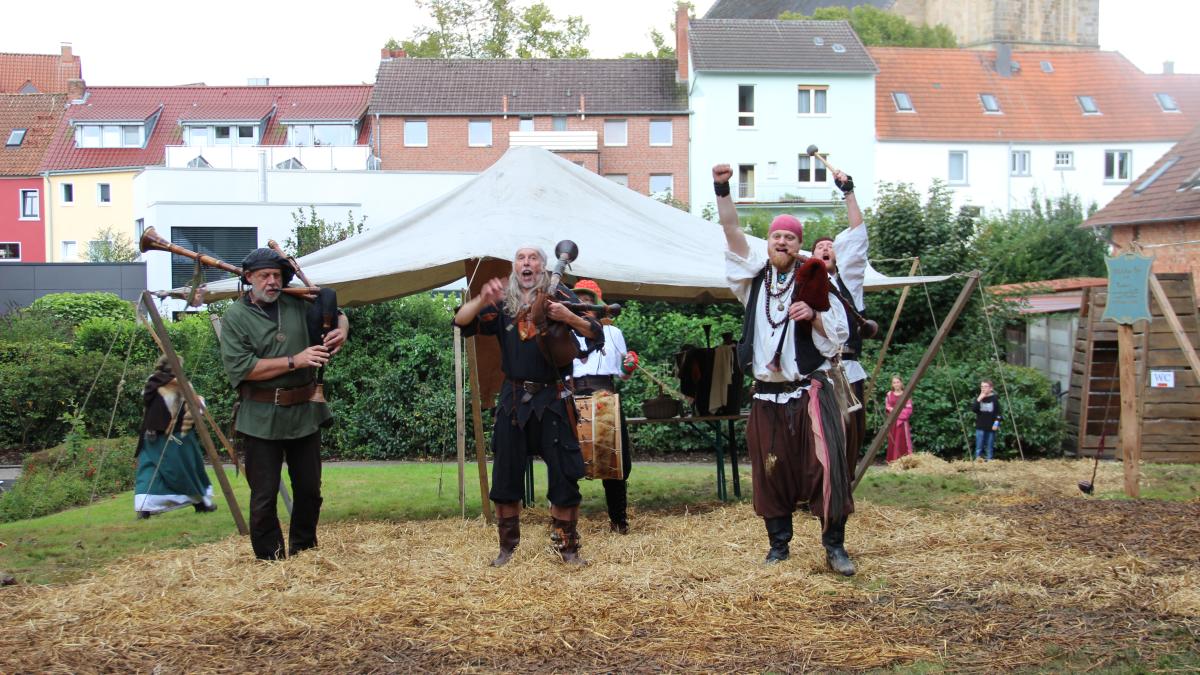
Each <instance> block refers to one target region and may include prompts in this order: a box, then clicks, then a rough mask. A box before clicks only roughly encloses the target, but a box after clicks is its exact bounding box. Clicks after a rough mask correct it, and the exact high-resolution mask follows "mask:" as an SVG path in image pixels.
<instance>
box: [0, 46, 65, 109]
mask: <svg viewBox="0 0 1200 675" xmlns="http://www.w3.org/2000/svg"><path fill="white" fill-rule="evenodd" d="M82 86H83V66H82V64H81V63H80V60H79V57H78V56H76V55H75V54H73V53H72V52H71V45H69V44H64V45H63V46H62V49H61V53H59V54H5V53H0V94H65V93H68V92H72V93H77V94H79V95H82ZM73 98H78V96H74V97H73Z"/></svg>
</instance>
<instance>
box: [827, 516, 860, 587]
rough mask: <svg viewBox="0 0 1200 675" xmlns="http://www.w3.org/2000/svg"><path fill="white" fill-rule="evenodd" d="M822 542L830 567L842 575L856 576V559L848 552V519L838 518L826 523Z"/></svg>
mask: <svg viewBox="0 0 1200 675" xmlns="http://www.w3.org/2000/svg"><path fill="white" fill-rule="evenodd" d="M821 543H822V544H823V545H824V546H825V564H826V565H828V566H829V569H831V570H833V571H834V572H837V573H838V574H841V575H842V576H847V577H852V576H854V572H855V570H854V561H853V560H851V559H850V554H849V553H846V547H845V544H846V519H845V518H842V519H841V520H836V521H833V522H831V523H828V524H826V527H825V531H824V532H822V533H821Z"/></svg>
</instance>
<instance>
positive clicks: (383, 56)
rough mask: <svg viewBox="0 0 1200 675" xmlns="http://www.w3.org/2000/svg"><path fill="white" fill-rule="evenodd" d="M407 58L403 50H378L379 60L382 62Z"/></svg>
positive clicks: (406, 53)
mask: <svg viewBox="0 0 1200 675" xmlns="http://www.w3.org/2000/svg"><path fill="white" fill-rule="evenodd" d="M406 56H408V52H406V51H404V50H403V49H388V48H387V47H384V48H382V49H380V50H379V58H380V60H382V61H391V60H392V59H402V58H404V57H406Z"/></svg>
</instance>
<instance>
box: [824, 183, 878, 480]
mask: <svg viewBox="0 0 1200 675" xmlns="http://www.w3.org/2000/svg"><path fill="white" fill-rule="evenodd" d="M833 184H834V185H836V186H837V187H838V189H839V190H841V191H842V195H844V196H845V199H846V217H847V220H849V221H850V226H849V227H847V228H846V229H844V230H842V231H841V232H838V234H837V236H836V237H834V238H832V239H831V238H829V237H821V238H819V239H817V240H816V241H814V242H813V244H812V252H813V257H814V258H820V259H821V260H823V261H824V262H825V267H827V268H829V278H830V280H831V281H833V284H834V286H835V287H836V288H837V289H838V293H839V295H840V296H841V299H842V301H843V302H844V303H847V304H851V305H853V307H852V308H853V309H854V311H856V312H857V313H858V314H859V316H862V317H863V318H866V316H867V305H866V302H865V301H864V298H863V279H864V277H865V276H866V272H867V246H868V241H867V227H866V226H865V225H863V217H862V210H860V209H859V208H858V198H857V197H855V196H854V179H853V178H851V177H850V176H847V175H846V174H845V173H844V172H842V171H835V172H834V174H833ZM847 312H849V308H848V309H847ZM847 318H848V319H849V326H850V338H849V339H848V340H846V344H845V345H843V346H842V368H844V369H845V371H846V381H847V382H849V383H850V386H851V387H853V388H854V395H855V396H856V397H857V398H858V400H859V401H862V398H863V383H864V382H865V381H866V379H867V371H866V370H864V369H863V367H862V364H861V363H859V362H858V359H859V357H861V356H862V341H863V335H862V333H861V331H860V327H859V324H858V321H856V320H855V319H854V317H852V316H848V317H847ZM866 435H867V409H866V407H865V406H863V407H861V408H859V409H858V410H856V411H854V412H852V413H850V418H849V419H848V420H847V423H846V458H847V460H846V461H848V462H849V463H850V466H854V465H855V464H857V463H858V453H859V451H861V450H862V444H863V438H864V437H865V436H866Z"/></svg>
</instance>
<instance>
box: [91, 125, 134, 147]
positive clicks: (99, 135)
mask: <svg viewBox="0 0 1200 675" xmlns="http://www.w3.org/2000/svg"><path fill="white" fill-rule="evenodd" d="M145 130H146V129H145V127H144V126H143V125H141V124H82V125H79V126H77V127H75V147H77V148H140V147H141V146H142V137H143V135H144V133H145Z"/></svg>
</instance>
